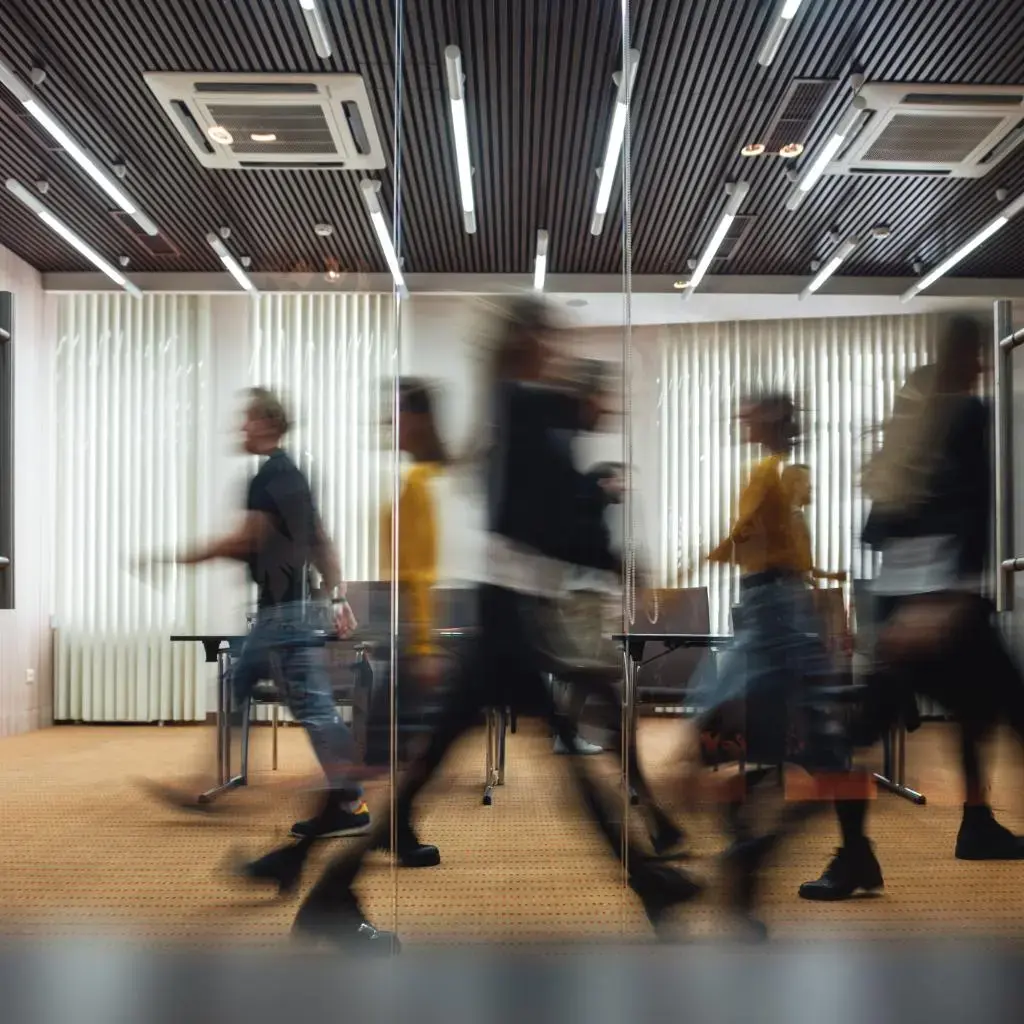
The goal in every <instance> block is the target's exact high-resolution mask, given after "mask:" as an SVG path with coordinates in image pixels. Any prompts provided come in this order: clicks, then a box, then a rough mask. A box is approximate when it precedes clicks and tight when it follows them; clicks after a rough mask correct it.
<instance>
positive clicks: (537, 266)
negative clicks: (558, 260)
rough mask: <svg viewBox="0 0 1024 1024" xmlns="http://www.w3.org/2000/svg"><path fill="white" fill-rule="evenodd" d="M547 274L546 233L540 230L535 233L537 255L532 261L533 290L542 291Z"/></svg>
mask: <svg viewBox="0 0 1024 1024" xmlns="http://www.w3.org/2000/svg"><path fill="white" fill-rule="evenodd" d="M547 272H548V233H547V232H546V231H545V230H544V229H543V228H542V229H541V230H540V231H538V232H537V255H536V256H535V257H534V259H533V290H534V291H535V292H542V291H544V278H545V277H546V276H547Z"/></svg>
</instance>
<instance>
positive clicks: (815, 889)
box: [800, 839, 885, 901]
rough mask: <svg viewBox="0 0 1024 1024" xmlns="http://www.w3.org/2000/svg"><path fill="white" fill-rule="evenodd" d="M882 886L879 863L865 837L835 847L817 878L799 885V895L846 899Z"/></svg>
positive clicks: (809, 897) (811, 898) (826, 898)
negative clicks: (838, 847)
mask: <svg viewBox="0 0 1024 1024" xmlns="http://www.w3.org/2000/svg"><path fill="white" fill-rule="evenodd" d="M884 887H885V882H884V881H883V879H882V868H881V865H880V864H879V863H878V860H877V858H876V857H875V853H874V851H873V850H872V849H871V844H870V843H869V842H868V841H867V840H866V839H865V840H864V841H863V843H859V844H858V845H857V846H844V847H842V848H841V849H839V850H837V851H836V855H835V857H833V858H832V862H831V863H830V864H829V866H828V867H827V868H825V873H824V874H823V875H822V876H821V878H818V879H815V881H813V882H804V884H803V885H801V886H800V898H801V899H805V900H819V901H833V900H848V899H849V898H850V897H851V896H853V894H854V893H856V892H859V891H863V892H877V891H878V890H879V889H882V888H884Z"/></svg>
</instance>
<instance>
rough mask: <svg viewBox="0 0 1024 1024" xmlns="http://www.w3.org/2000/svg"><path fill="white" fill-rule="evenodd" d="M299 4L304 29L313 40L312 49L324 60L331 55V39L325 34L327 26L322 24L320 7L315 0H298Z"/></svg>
mask: <svg viewBox="0 0 1024 1024" xmlns="http://www.w3.org/2000/svg"><path fill="white" fill-rule="evenodd" d="M299 6H300V7H301V8H302V13H303V16H304V17H305V19H306V29H307V30H308V32H309V38H310V39H311V40H312V42H313V49H314V50H316V55H317V56H318V57H322V58H324V59H325V60H326V59H327V58H328V57H330V55H331V39H330V36H328V35H327V26H326V25H325V24H324V19H323V15H322V14H321V13H320V7H319V5H318V4H317V2H316V0H299Z"/></svg>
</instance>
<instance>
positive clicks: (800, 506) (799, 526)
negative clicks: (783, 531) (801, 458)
mask: <svg viewBox="0 0 1024 1024" xmlns="http://www.w3.org/2000/svg"><path fill="white" fill-rule="evenodd" d="M782 487H783V489H784V490H785V492H786V494H787V495H788V496H789V500H790V504H791V507H792V515H793V542H794V544H795V545H796V549H795V555H796V566H797V570H798V571H799V572H800V573H801V575H803V577H804V579H805V580H807V582H808V583H810V584H811V585H812V586H816V585H817V584H818V583H823V582H831V583H845V582H846V573H845V572H828V571H826V570H825V569H818V568H816V567H815V565H814V552H813V548H812V545H811V530H810V527H809V526H808V524H807V511H806V510H807V508H808V506H809V505H810V504H811V497H812V494H813V492H812V488H811V467H810V466H807V465H805V464H804V463H801V462H797V463H794V464H793V465H791V466H786V468H785V469H783V471H782Z"/></svg>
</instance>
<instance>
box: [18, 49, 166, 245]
mask: <svg viewBox="0 0 1024 1024" xmlns="http://www.w3.org/2000/svg"><path fill="white" fill-rule="evenodd" d="M0 85H3V86H5V87H6V88H7V89H8V90H9V91H10V92H11V93H13V94H14V96H15V97H16V98H17V99H18V100H20V101H21V103H22V105H23V106H24V107H25V109H26V110H27V111H28V112H29V114H31V115H32V117H33V118H35V120H36V121H38V122H39V124H40V125H42V127H43V128H44V129H45V130H46V132H47V133H48V134H49V135H50V136H51V137H52V138H53V140H54V141H55V142H56V143H57V144H58V145H59V146H60V147H61V149H63V150H64V152H65V153H67V154H68V156H70V157H71V159H72V160H74V161H75V163H76V164H78V166H79V167H81V168H82V170H83V171H85V173H86V174H88V175H89V177H90V178H92V180H93V181H94V182H95V183H96V184H97V185H98V186H99V187H100V188H101V189H103V191H104V192H106V194H107V195H108V196H109V197H110V198H111V199H112V200H113V201H114V202H115V203H116V204H117V205H118V207H120V208H121V209H122V210H123V211H124V212H125V213H127V214H128V216H130V217H131V218H132V219H133V220H134V221H135V223H136V224H138V225H139V227H140V228H142V230H143V231H145V232H146V234H147V235H157V234H159V230H158V229H157V226H156V225H155V224H154V223H153V222H152V221H151V220H150V219H149V218H148V217H147V216H146V215H145V214H144V213H143V212H142V211H141V210H140V209H139V208H138V206H137V205H136V204H135V202H134V201H133V200H132V199H131V197H130V196H129V195H128V194H127V193H126V192H125V191H124V189H122V188H121V186H120V185H118V184H117V182H116V181H115V180H114V179H113V178H112V177H111V176H110V175H109V174H108V173H107V172H106V171H104V170H103V169H102V168H101V167H100V166H99V164H97V163H96V161H95V160H93V158H92V157H91V156H89V154H88V153H86V152H85V150H84V149H82V147H81V146H79V145H78V143H77V142H75V140H74V139H73V138H71V136H70V135H69V134H68V133H67V132H66V131H65V129H64V128H63V126H62V125H61V124H60V123H59V122H58V121H57V119H56V118H55V117H54V116H53V115H52V114H51V113H50V112H49V111H48V110H47V109H46V108H45V107H44V106H43V105H42V104H41V103H40V102H39V101H38V100H37V99H36V98H35V96H34V95H33V94H32V92H31V90H29V89H28V87H27V86H26V85H25V84H24V83H23V82H22V81H21V80H20V79H19V78H18V77H17V76H16V75H15V74H14V72H13V71H11V69H10V68H9V67H7V65H6V64H4V63H3V62H2V61H0Z"/></svg>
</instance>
